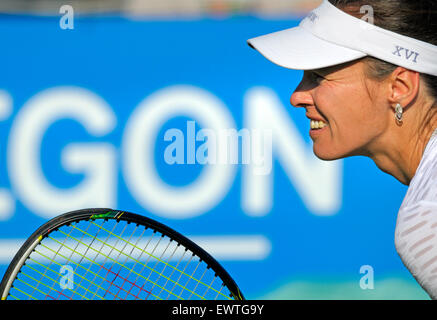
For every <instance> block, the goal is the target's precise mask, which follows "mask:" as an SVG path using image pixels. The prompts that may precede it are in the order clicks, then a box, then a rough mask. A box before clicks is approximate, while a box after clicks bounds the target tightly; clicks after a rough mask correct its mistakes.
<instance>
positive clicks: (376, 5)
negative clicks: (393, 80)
mask: <svg viewBox="0 0 437 320" xmlns="http://www.w3.org/2000/svg"><path fill="white" fill-rule="evenodd" d="M329 2H330V3H331V4H333V5H334V6H336V7H337V8H339V9H342V10H344V11H347V12H348V13H349V14H351V15H353V16H355V17H358V18H361V17H362V16H364V14H363V13H360V8H361V7H362V6H365V5H368V6H371V7H372V9H373V23H374V24H375V25H376V26H378V27H381V28H383V29H386V30H390V31H393V32H396V33H399V34H402V35H405V36H408V37H411V38H414V39H417V40H422V41H425V42H427V43H430V44H433V45H437V1H436V0H329ZM436 58H437V57H436ZM363 61H365V62H366V64H367V70H366V73H367V75H368V76H369V77H370V78H372V79H377V80H382V79H384V78H386V77H387V76H388V75H390V74H391V73H392V72H393V71H394V70H395V69H396V67H397V66H396V65H393V64H391V63H389V62H385V61H382V60H380V59H377V58H374V57H370V56H368V57H365V58H364V59H363ZM421 78H422V79H423V81H424V83H425V85H426V87H427V88H428V89H429V94H430V95H431V96H432V97H433V98H434V100H437V77H436V76H432V75H428V74H423V73H421ZM435 105H436V102H434V106H435Z"/></svg>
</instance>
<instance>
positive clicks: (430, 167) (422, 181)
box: [402, 135, 437, 207]
mask: <svg viewBox="0 0 437 320" xmlns="http://www.w3.org/2000/svg"><path fill="white" fill-rule="evenodd" d="M419 201H427V202H435V203H437V135H433V136H432V137H431V139H430V141H429V142H428V144H427V146H426V148H425V151H424V153H423V156H422V159H421V161H420V164H419V166H418V168H417V170H416V173H415V175H414V177H413V179H412V180H411V183H410V186H409V187H408V190H407V194H406V195H405V199H404V201H403V203H402V207H409V206H413V205H415V204H416V203H418V202H419Z"/></svg>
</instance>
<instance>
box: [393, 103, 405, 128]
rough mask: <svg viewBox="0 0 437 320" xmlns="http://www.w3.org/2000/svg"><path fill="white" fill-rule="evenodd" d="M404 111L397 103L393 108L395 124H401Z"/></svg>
mask: <svg viewBox="0 0 437 320" xmlns="http://www.w3.org/2000/svg"><path fill="white" fill-rule="evenodd" d="M403 112H404V110H403V109H402V106H401V104H400V103H398V104H397V105H396V107H395V119H396V122H397V124H399V125H401V124H402V117H403Z"/></svg>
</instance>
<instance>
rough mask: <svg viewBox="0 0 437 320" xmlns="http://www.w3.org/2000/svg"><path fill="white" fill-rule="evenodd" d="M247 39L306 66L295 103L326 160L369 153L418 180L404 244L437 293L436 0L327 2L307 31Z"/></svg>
mask: <svg viewBox="0 0 437 320" xmlns="http://www.w3.org/2000/svg"><path fill="white" fill-rule="evenodd" d="M369 13H370V14H372V13H373V16H371V15H369ZM248 43H249V45H250V46H252V47H253V48H255V49H256V50H258V51H259V52H260V53H261V54H262V55H264V56H265V57H266V58H267V59H269V60H270V61H272V62H273V63H275V64H278V65H280V66H282V67H285V68H290V69H298V70H304V75H303V78H302V81H301V83H300V84H299V85H298V87H297V88H296V90H295V92H294V93H293V94H292V96H291V104H292V105H293V106H295V107H302V108H305V110H306V116H307V117H308V118H309V120H310V123H311V130H310V136H311V139H312V141H313V144H314V146H313V150H314V153H315V155H316V156H317V157H318V158H320V159H323V160H334V159H340V158H345V157H349V156H355V155H362V156H368V157H370V158H371V159H372V160H373V161H374V162H375V164H376V165H377V166H378V168H380V169H381V170H382V171H384V172H386V173H388V174H390V175H392V176H393V177H395V178H396V179H397V180H399V181H400V182H401V183H403V184H405V185H408V186H409V187H408V191H407V193H406V196H405V198H404V200H403V202H402V205H401V207H400V210H399V213H398V218H397V223H396V231H395V246H396V250H397V252H398V253H399V255H400V257H401V259H402V261H403V263H404V264H405V266H406V267H407V268H408V269H409V270H410V272H411V273H412V275H413V276H414V277H415V279H416V280H417V281H418V283H419V284H420V285H421V286H422V287H423V289H424V290H425V291H426V292H427V293H428V294H429V295H430V297H431V298H432V299H437V130H436V128H437V101H436V100H437V1H435V0H416V1H411V0H391V1H382V0H329V1H328V0H324V1H323V3H322V4H321V5H320V6H319V7H318V8H316V9H315V10H313V11H312V12H311V13H310V14H309V15H308V16H307V17H306V18H305V19H303V20H302V21H301V23H300V24H299V26H298V27H296V28H291V29H287V30H282V31H279V32H275V33H271V34H267V35H263V36H259V37H256V38H253V39H250V40H248Z"/></svg>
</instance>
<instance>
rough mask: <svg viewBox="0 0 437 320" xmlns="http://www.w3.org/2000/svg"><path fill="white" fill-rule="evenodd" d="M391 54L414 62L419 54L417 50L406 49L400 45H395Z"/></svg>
mask: <svg viewBox="0 0 437 320" xmlns="http://www.w3.org/2000/svg"><path fill="white" fill-rule="evenodd" d="M393 54H394V55H395V56H399V57H403V58H405V59H407V60H409V61H413V62H414V63H417V57H418V56H419V53H418V52H415V51H412V50H408V49H406V48H402V47H400V46H396V51H394V52H393Z"/></svg>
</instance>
